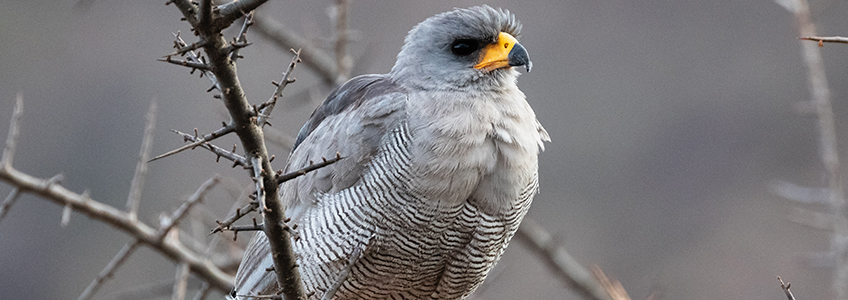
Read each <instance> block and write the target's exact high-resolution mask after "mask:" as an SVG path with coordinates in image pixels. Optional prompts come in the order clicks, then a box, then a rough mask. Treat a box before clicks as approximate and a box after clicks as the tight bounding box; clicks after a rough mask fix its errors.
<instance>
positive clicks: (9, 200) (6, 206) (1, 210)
mask: <svg viewBox="0 0 848 300" xmlns="http://www.w3.org/2000/svg"><path fill="white" fill-rule="evenodd" d="M20 191H21V190H20V189H18V188H17V187H14V188H12V191H11V192H9V195H8V196H6V200H3V204H2V205H0V221H2V220H3V218H4V217H6V214H8V213H9V210H10V209H12V205H13V204H15V201H18V198H19V197H20V195H21V193H20Z"/></svg>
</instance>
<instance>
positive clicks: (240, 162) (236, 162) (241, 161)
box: [171, 129, 250, 167]
mask: <svg viewBox="0 0 848 300" xmlns="http://www.w3.org/2000/svg"><path fill="white" fill-rule="evenodd" d="M171 131H173V132H174V133H176V134H179V135H181V136H183V139H184V140H186V141H192V142H194V143H191V144H189V145H195V144H197V145H196V146H195V147H200V148H203V149H206V150H209V151H212V153H215V155H217V156H218V158H219V159H220V158H221V157H223V158H226V159H228V160H230V161H232V162H233V167H235V166H242V167H248V166H250V164H248V163H247V160H245V158H244V157H243V156H241V155H238V154H236V153H235V145H233V151H227V150H224V148H221V147H218V146H215V145H212V144H211V143H209V142H207V141H204V140H202V139H201V138H199V137H197V136H194V135H191V134H188V133H185V132H182V131H179V130H173V129H172V130H171ZM188 148H191V147H187V148H186V149H188ZM215 161H216V162H217V161H218V160H217V159H216V160H215Z"/></svg>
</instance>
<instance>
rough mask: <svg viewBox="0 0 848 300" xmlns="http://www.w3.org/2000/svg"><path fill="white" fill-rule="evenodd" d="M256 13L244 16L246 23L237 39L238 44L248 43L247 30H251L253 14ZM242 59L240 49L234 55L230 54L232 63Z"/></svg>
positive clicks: (243, 24)
mask: <svg viewBox="0 0 848 300" xmlns="http://www.w3.org/2000/svg"><path fill="white" fill-rule="evenodd" d="M254 13H255V12H253V11H251V12H250V13H248V14H247V15H245V16H244V23H242V24H241V30H240V31H239V33H238V35H237V36H236V38H235V42H236V43H244V44H246V43H247V30H248V29H249V28H250V25H253V14H254ZM239 58H241V55H239V49H234V50H233V51H232V53H230V59H231V60H232V61H236V60H238V59H239Z"/></svg>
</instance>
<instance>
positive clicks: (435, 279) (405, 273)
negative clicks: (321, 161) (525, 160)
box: [260, 126, 537, 299]
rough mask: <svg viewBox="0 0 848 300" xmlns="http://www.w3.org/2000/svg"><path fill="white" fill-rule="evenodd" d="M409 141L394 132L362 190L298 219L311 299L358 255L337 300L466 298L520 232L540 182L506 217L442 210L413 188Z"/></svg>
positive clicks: (471, 207)
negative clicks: (517, 230) (355, 253)
mask: <svg viewBox="0 0 848 300" xmlns="http://www.w3.org/2000/svg"><path fill="white" fill-rule="evenodd" d="M409 138H410V137H409V133H408V129H407V128H406V126H400V127H399V128H397V129H395V130H394V131H393V132H392V133H391V142H388V143H384V144H383V145H382V146H381V149H380V150H379V151H378V153H379V154H378V155H377V156H376V157H374V159H373V160H372V162H371V163H370V166H369V168H370V169H369V171H368V172H366V174H365V176H364V177H363V179H362V181H361V182H360V183H359V184H357V185H354V186H353V187H351V188H348V189H345V190H343V191H340V192H338V193H335V194H324V195H319V196H318V197H317V198H318V202H317V203H315V204H314V206H313V207H311V208H310V209H309V210H307V211H306V212H304V213H303V215H301V216H300V218H298V219H297V220H295V222H296V224H297V225H298V227H297V229H296V230H295V235H296V236H297V237H298V238H297V239H296V240H295V243H294V251H295V253H297V255H298V265H299V267H300V271H301V276H302V279H303V281H304V284H305V286H306V289H307V293H308V294H309V295H310V297H309V299H320V298H321V296H323V294H324V293H325V291H326V289H327V288H328V287H329V286H331V285H333V283H335V282H336V281H337V280H338V278H339V274H340V273H341V272H342V270H343V269H345V268H346V267H348V266H349V265H350V263H351V260H350V259H349V258H350V257H351V255H352V254H353V253H354V252H360V253H361V255H360V258H359V259H358V260H355V261H353V265H352V266H351V267H349V270H350V273H349V275H348V277H347V278H346V279H345V281H344V282H343V283H342V285H341V286H340V288H339V290H338V292H337V293H336V294H335V298H334V299H463V298H465V297H467V296H468V295H469V294H471V293H472V292H473V291H474V290H475V289H476V288H477V287H478V286H479V285H480V284H481V283H482V282H483V280H484V279H485V277H486V274H487V273H488V272H489V270H490V269H491V268H492V267H493V266H494V264H495V263H496V262H497V260H498V258H500V256H501V254H502V253H503V251H504V249H505V248H506V246H507V243H508V242H509V240H510V239H511V238H512V236H513V235H514V234H515V231H516V229H517V228H518V225H519V223H520V221H521V219H522V218H523V217H524V215H525V213H526V212H527V209H528V208H529V206H530V202H531V200H532V198H533V195H534V194H535V192H536V189H537V180H536V177H535V176H534V177H533V179H532V182H529V183H528V184H527V185H526V187H525V188H524V189H523V190H522V192H521V194H520V197H518V198H519V199H516V201H514V206H513V207H512V209H509V210H505V211H506V212H505V213H502V214H489V213H486V212H484V211H482V210H480V209H478V206H477V204H476V203H474V202H473V200H470V201H463V202H461V203H460V204H459V205H456V206H453V207H437V206H434V205H433V202H434V201H433V199H427V198H426V197H423V196H421V195H418V194H416V192H414V191H410V190H409V189H408V188H406V187H409V186H410V183H411V181H412V180H414V179H413V178H414V176H413V174H410V172H411V170H413V169H414V168H410V167H409V164H410V163H411V157H410V151H409V141H410V139H409ZM260 238H264V237H260ZM268 262H270V260H269V261H268ZM269 273H271V274H273V272H269ZM271 277H273V276H271ZM274 285H275V284H274ZM266 292H273V291H266Z"/></svg>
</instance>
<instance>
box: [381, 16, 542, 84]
mask: <svg viewBox="0 0 848 300" xmlns="http://www.w3.org/2000/svg"><path fill="white" fill-rule="evenodd" d="M520 31H521V23H519V22H518V21H517V20H516V19H515V15H513V14H511V13H510V12H509V11H507V10H502V9H494V8H491V7H489V6H485V5H484V6H475V7H471V8H467V9H454V10H452V11H449V12H445V13H441V14H438V15H435V16H433V17H430V18H428V19H427V20H425V21H424V22H421V23H420V24H418V25H417V26H415V27H414V28H413V29H412V30H410V31H409V34H408V35H407V36H406V40H405V42H404V45H403V48H402V49H401V51H400V53H399V54H398V58H397V62H396V63H395V66H394V67H393V68H392V72H391V73H390V74H391V76H392V78H393V79H394V80H395V81H396V82H399V83H401V84H403V85H406V86H410V87H421V88H426V89H436V90H465V89H467V88H469V87H470V86H474V87H475V88H477V89H479V88H481V87H483V88H486V87H490V88H497V87H499V86H502V85H503V84H504V83H514V82H515V79H516V77H517V76H518V72H517V71H515V70H513V67H518V66H523V67H525V68H526V69H527V71H530V67H531V65H532V64H531V62H530V57H529V55H528V54H527V50H526V49H524V46H522V45H521V44H519V43H518V40H517V38H518V36H519V33H520Z"/></svg>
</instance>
